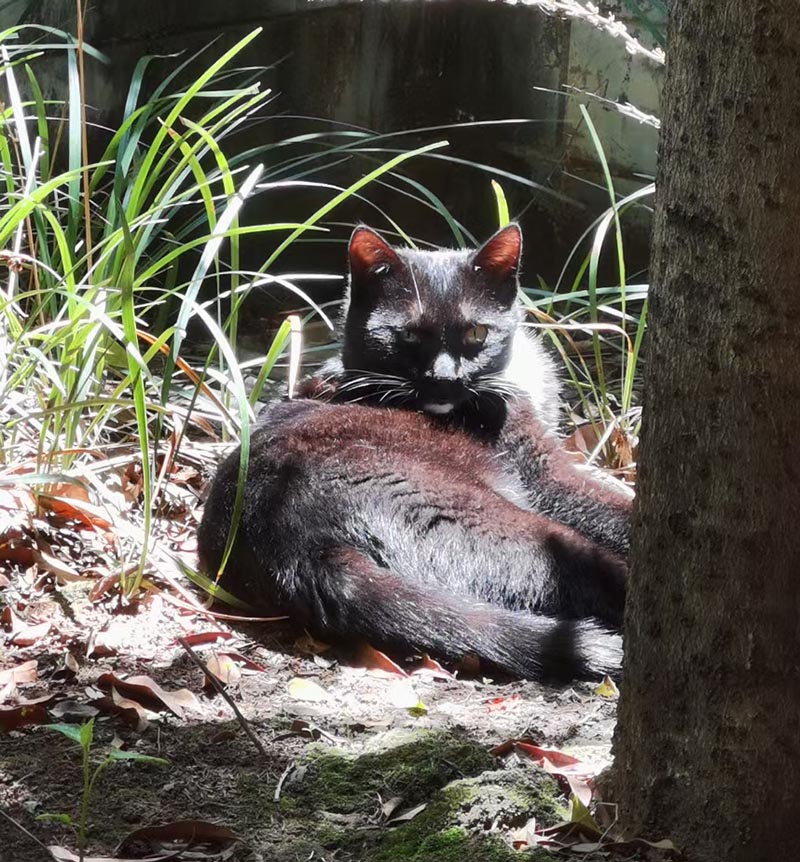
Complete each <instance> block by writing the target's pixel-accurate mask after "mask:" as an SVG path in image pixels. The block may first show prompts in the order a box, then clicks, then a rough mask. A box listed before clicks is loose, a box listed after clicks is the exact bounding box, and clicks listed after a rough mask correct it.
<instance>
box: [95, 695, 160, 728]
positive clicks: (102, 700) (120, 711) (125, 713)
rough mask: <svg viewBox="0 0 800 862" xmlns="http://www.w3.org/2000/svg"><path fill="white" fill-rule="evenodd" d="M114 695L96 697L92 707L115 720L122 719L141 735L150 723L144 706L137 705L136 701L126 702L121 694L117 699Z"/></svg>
mask: <svg viewBox="0 0 800 862" xmlns="http://www.w3.org/2000/svg"><path fill="white" fill-rule="evenodd" d="M113 695H114V693H113V692H112V695H111V696H109V695H104V696H103V697H95V698H93V699H92V706H94V707H96V708H97V709H99V710H100V712H104V713H106V714H107V715H113V716H114V717H115V718H121V719H122V720H123V721H124V722H125V724H127V725H128V726H129V727H132V728H133V729H134V730H136V731H138V732H139V733H141V732H142V731H143V730H145V728H146V727H147V725H148V724H149V722H148V721H147V716H146V715H145V712H144V709H143V708H142V705H141V704H139V703H136V701H135V700H126V699H125V698H123V697H122V696H121V695H120V694H119V692H117V693H116V697H114V696H113Z"/></svg>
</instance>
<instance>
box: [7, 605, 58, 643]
mask: <svg viewBox="0 0 800 862" xmlns="http://www.w3.org/2000/svg"><path fill="white" fill-rule="evenodd" d="M0 622H2V625H3V628H4V629H5V630H6V631H7V632H10V633H11V637H10V638H9V641H10V642H11V643H12V644H14V645H15V646H32V645H33V644H35V643H36V641H38V640H40V639H41V638H43V637H44V636H45V635H47V634H48V633H49V631H50V629H51V628H52V627H53V624H52V623H51V622H49V621H45V622H38V623H37V622H29V621H28V620H25V619H23V618H22V617H21V616H19V614H16V613H14V611H13V610H12V609H11V607H10V606H8V605H7V606H6V607H4V608H3V611H2V613H0Z"/></svg>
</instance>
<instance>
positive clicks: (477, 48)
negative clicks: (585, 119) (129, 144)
mask: <svg viewBox="0 0 800 862" xmlns="http://www.w3.org/2000/svg"><path fill="white" fill-rule="evenodd" d="M611 5H612V6H613V5H614V4H611ZM6 14H9V12H7V13H6ZM73 14H74V9H73V4H71V3H65V2H64V0H42V2H41V4H40V7H39V9H38V10H37V12H36V14H35V16H33V17H35V18H36V19H37V20H39V21H45V22H47V23H50V24H52V25H54V26H59V27H63V28H65V29H68V30H74V19H73V18H72V15H73ZM256 26H262V27H263V28H264V33H263V34H262V36H261V37H260V38H259V39H258V40H257V41H256V42H255V43H254V44H253V45H252V46H251V47H250V48H249V49H248V51H247V53H245V54H243V55H241V57H240V58H239V60H238V61H237V65H243V64H253V65H257V64H271V63H277V65H276V66H275V67H274V68H273V69H271V70H270V71H269V72H268V73H267V74H266V75H265V82H266V83H267V84H268V85H269V86H272V87H273V88H274V89H275V90H276V91H277V93H278V94H279V96H278V99H277V100H276V101H275V103H274V108H275V111H276V113H278V112H284V113H287V114H292V115H305V116H313V117H320V118H326V119H328V120H335V121H338V122H341V123H352V124H354V125H357V126H360V127H367V128H371V129H375V130H379V131H382V132H387V131H397V130H402V129H409V128H417V127H423V126H431V125H442V124H447V123H457V122H466V121H472V120H491V119H502V118H528V119H533V120H535V121H536V122H535V123H531V124H527V125H521V126H495V127H482V128H472V129H465V130H452V131H448V132H446V133H435V134H428V135H424V136H420V137H418V138H414V137H404V138H401V139H397V140H396V143H397V144H398V145H399V146H404V147H406V146H411V145H414V144H417V143H419V142H420V141H422V140H425V141H428V140H433V139H435V138H437V137H442V136H446V137H447V138H448V140H449V141H450V144H451V146H450V149H449V152H450V153H451V154H452V155H454V156H456V157H458V158H462V159H473V160H476V161H480V162H484V163H487V164H491V165H494V166H497V167H499V168H502V169H504V170H508V171H512V172H514V173H517V174H520V175H522V176H523V177H526V178H527V179H529V180H532V181H534V182H536V183H542V184H543V185H547V186H549V187H551V188H552V189H553V190H554V191H555V192H557V193H558V194H559V195H563V196H564V197H554V196H552V195H548V194H546V193H544V192H542V191H537V190H534V189H531V188H528V187H525V186H524V185H515V184H512V183H510V182H506V181H503V184H504V187H505V189H506V192H507V194H508V196H509V201H510V204H511V208H512V212H513V213H515V214H522V220H523V227H524V228H525V231H526V235H527V237H528V255H527V268H528V271H529V272H531V271H535V272H537V273H540V274H542V275H543V276H544V277H545V278H547V279H548V280H551V281H552V280H553V278H554V277H555V275H556V274H557V273H558V271H559V269H560V266H561V263H562V261H563V259H564V257H565V255H566V254H567V253H568V251H569V249H570V247H571V246H572V243H573V242H574V240H575V239H576V238H577V236H578V235H579V234H580V233H581V231H582V230H583V229H584V227H586V226H587V225H588V224H589V223H590V221H591V220H592V218H593V217H594V215H596V214H597V213H598V212H599V210H600V209H601V208H602V207H603V206H605V205H606V204H607V200H608V198H607V194H606V192H605V190H604V189H603V188H598V187H597V184H602V176H601V174H600V172H599V163H598V160H597V157H596V153H595V151H594V148H593V145H592V143H591V140H590V138H589V136H588V133H587V130H586V128H585V125H584V124H583V123H582V120H581V117H580V113H579V109H578V104H579V103H578V100H575V99H569V98H565V97H564V96H560V95H554V94H552V93H547V92H542V91H541V90H539V89H535V88H537V87H538V88H545V89H550V90H559V89H560V88H561V87H562V86H563V85H565V84H567V85H572V86H577V87H580V88H582V89H586V90H590V91H592V92H597V93H598V94H600V95H602V96H603V97H604V98H606V99H610V100H611V101H618V100H619V101H631V102H634V103H635V104H637V106H638V107H640V108H642V109H643V110H645V111H647V112H652V113H657V110H658V92H659V87H660V80H661V68H660V67H659V66H657V65H655V64H653V63H652V62H650V61H648V60H644V59H641V58H636V57H633V56H631V55H629V54H628V53H627V52H626V51H625V48H624V46H623V44H621V43H620V42H619V41H618V40H615V39H614V38H612V37H611V36H609V35H608V34H607V33H603V32H599V31H597V30H595V29H594V28H593V27H591V26H590V25H589V24H587V23H586V22H582V21H572V20H569V19H563V18H556V17H553V16H548V15H546V14H544V13H543V12H542V11H541V10H540V9H538V8H535V7H533V6H530V5H509V4H506V3H497V2H487V0H391V2H390V0H366V2H358V0H227V2H224V3H223V2H218V0H213V2H211V0H138V2H136V3H132V2H130V0H102V2H100V3H96V4H95V5H93V6H90V11H89V15H88V18H87V39H88V40H89V41H90V42H91V43H92V44H93V45H95V46H96V47H97V48H99V49H101V50H103V51H104V52H106V53H107V54H108V55H109V56H110V57H111V60H112V62H111V64H110V65H109V66H103V65H101V64H99V63H93V64H92V65H91V78H90V85H89V90H88V100H89V102H90V103H91V104H92V105H93V106H94V107H95V108H96V116H97V118H98V119H99V120H100V121H103V120H110V119H114V118H118V116H119V114H120V113H121V110H122V106H123V104H124V97H125V92H126V88H127V81H128V79H129V77H130V74H131V71H132V69H133V66H134V64H135V63H136V61H137V60H138V58H139V57H140V56H142V55H144V54H149V53H157V54H163V53H168V52H175V51H178V50H184V51H187V52H191V51H194V50H196V49H199V48H200V47H201V46H203V45H205V44H207V43H208V42H209V41H210V40H211V39H213V38H216V37H218V42H217V43H216V46H215V47H213V48H212V49H211V52H210V53H209V54H208V55H207V56H209V57H211V56H214V55H215V54H216V53H218V52H219V51H220V50H222V49H223V48H224V47H227V46H228V45H230V44H233V43H234V42H235V41H236V40H237V39H239V38H241V37H242V36H243V35H244V34H245V33H247V32H249V31H250V30H252V29H253V28H254V27H256ZM175 62H176V61H175V60H166V59H165V60H159V61H157V63H155V64H153V67H152V69H151V73H150V79H151V80H156V79H157V78H158V77H159V76H161V75H162V74H164V72H165V70H168V69H170V68H172V67H173V65H174V63H175ZM51 83H52V85H53V88H54V89H57V88H58V87H59V86H60V83H61V81H60V80H59V74H58V72H55V71H54V73H53V75H52V77H51ZM583 101H585V100H583ZM590 110H591V114H592V117H593V119H594V122H595V124H596V126H597V128H598V131H599V134H600V136H601V139H602V140H603V144H604V147H605V149H606V152H607V155H608V157H609V160H610V162H611V165H612V171H613V173H614V174H615V176H616V178H617V183H618V185H619V189H620V191H622V192H626V191H629V190H631V189H632V188H633V187H635V186H636V185H639V184H641V180H640V179H637V177H636V174H651V173H653V172H654V169H655V151H656V148H655V143H656V134H657V133H656V131H655V130H654V129H653V128H651V127H649V126H640V125H639V124H637V123H636V122H635V121H633V120H631V119H628V118H625V117H623V116H622V115H620V114H618V113H616V112H614V111H607V110H604V109H602V108H601V107H600V106H599V105H598V104H592V103H590ZM301 127H302V128H308V124H301V123H300V122H299V121H297V120H291V119H278V120H272V121H270V122H269V123H267V124H265V125H263V126H261V127H258V128H256V129H254V130H252V132H251V133H250V135H249V137H247V138H243V139H242V140H241V141H240V145H241V146H242V147H248V146H253V145H256V144H258V143H260V142H263V141H264V140H266V139H268V138H270V137H274V138H277V137H280V136H281V135H283V134H287V133H290V132H292V131H293V132H297V131H298V130H299V129H300V128H301ZM316 128H321V126H317V127H316ZM363 170H364V164H363V163H361V164H350V165H348V166H346V167H344V168H342V169H341V170H340V171H339V172H338V175H337V176H336V180H337V181H339V182H347V181H348V180H349V179H352V178H353V177H354V176H356V175H357V174H358V172H359V171H363ZM409 172H410V173H411V174H412V175H413V176H414V177H415V178H417V179H419V180H420V181H421V182H424V183H427V184H428V185H430V187H431V188H432V189H433V190H434V191H435V192H436V194H437V195H439V196H440V197H441V198H442V200H444V201H445V202H446V204H447V205H448V207H449V208H450V209H451V211H452V212H453V213H454V214H455V215H456V217H458V218H459V219H461V220H463V221H464V222H465V224H466V225H467V227H469V228H470V229H471V230H473V231H474V232H475V233H476V234H477V235H479V236H482V235H485V234H487V233H488V232H490V231H491V230H492V228H493V226H494V224H495V218H496V216H495V210H494V204H493V198H492V195H491V190H490V187H489V181H488V176H487V175H485V174H483V173H481V172H479V171H475V170H469V169H464V168H463V167H453V166H452V165H448V164H447V163H446V162H443V161H434V160H425V161H419V162H417V163H416V164H414V165H413V167H412V168H410V169H409ZM373 197H374V199H375V200H376V202H378V203H379V204H381V205H384V206H386V207H387V208H388V209H390V210H391V212H392V213H393V215H395V216H396V217H397V218H398V220H400V221H401V223H402V224H403V225H404V226H405V227H406V228H408V229H409V230H410V231H412V232H413V233H415V234H416V235H418V236H422V237H424V238H425V239H427V240H430V241H434V242H448V241H451V237H450V235H449V233H448V231H447V229H446V227H445V225H444V224H443V223H442V221H441V219H439V218H437V217H434V216H432V215H431V214H430V213H428V212H427V211H426V210H424V209H423V208H421V207H419V206H412V205H407V204H405V203H404V202H402V201H399V200H398V199H397V197H396V195H391V194H389V193H386V192H382V191H378V190H375V191H374V192H373ZM565 198H569V200H568V201H567V200H565ZM311 204H312V201H311V200H304V199H298V198H297V197H296V196H295V197H293V198H292V200H291V201H286V202H282V204H281V207H282V208H281V211H280V217H281V218H292V217H300V216H301V215H303V214H304V213H307V212H308V211H309V210H308V207H309V206H310V205H311ZM259 209H260V211H259ZM248 212H249V213H250V217H252V218H259V217H262V216H263V217H266V218H275V217H276V215H275V214H276V209H275V202H274V200H270V201H266V200H265V201H262V202H261V203H260V204H257V205H256V206H250V205H248ZM337 218H338V219H340V220H341V221H348V220H354V219H364V220H368V221H372V222H375V223H376V224H377V226H383V225H382V224H381V220H380V219H379V218H377V217H376V216H375V214H374V212H371V211H370V210H369V209H368V208H367V207H363V206H362V207H360V208H359V207H358V206H350V207H347V208H344V209H343V210H342V211H341V212H340V213H337ZM345 233H346V230H345V228H344V227H343V228H342V231H341V236H342V237H343V236H344V235H345ZM646 240H647V226H646V221H642V220H639V222H638V232H637V230H636V229H632V230H631V232H630V234H629V247H630V250H631V256H632V258H633V260H632V266H633V267H634V268H635V267H636V266H637V265H638V264H644V263H646ZM315 260H318V261H319V262H320V263H321V264H322V265H323V266H324V265H328V266H333V267H334V268H335V267H336V264H335V261H339V262H340V260H341V249H340V248H339V247H333V248H332V247H331V246H327V247H325V246H320V247H319V249H318V251H317V252H315Z"/></svg>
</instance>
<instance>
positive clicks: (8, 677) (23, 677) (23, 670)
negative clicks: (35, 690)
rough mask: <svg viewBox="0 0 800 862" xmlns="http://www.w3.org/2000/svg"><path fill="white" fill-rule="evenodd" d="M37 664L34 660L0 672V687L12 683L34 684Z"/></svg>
mask: <svg viewBox="0 0 800 862" xmlns="http://www.w3.org/2000/svg"><path fill="white" fill-rule="evenodd" d="M36 666H37V662H36V660H35V659H31V660H30V661H24V662H23V663H22V664H18V665H17V666H16V667H8V668H5V669H4V670H0V685H7V684H8V683H9V682H13V683H15V684H16V685H22V684H24V683H26V682H36V678H37V676H38V674H37V670H36Z"/></svg>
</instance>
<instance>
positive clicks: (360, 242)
mask: <svg viewBox="0 0 800 862" xmlns="http://www.w3.org/2000/svg"><path fill="white" fill-rule="evenodd" d="M348 254H349V256H350V279H351V285H352V284H355V283H360V282H362V281H364V280H365V279H367V278H369V276H372V275H386V274H387V273H388V272H389V271H390V270H391V269H392V267H395V266H399V264H400V258H399V257H398V256H397V253H396V252H395V250H394V249H393V248H392V247H391V246H390V245H389V243H387V242H386V240H385V239H384V238H383V237H382V236H381V235H380V234H378V233H376V232H375V231H374V230H372V228H369V227H366V226H365V225H359V227H357V228H356V229H355V230H354V231H353V234H352V236H351V237H350V245H349V246H348Z"/></svg>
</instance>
